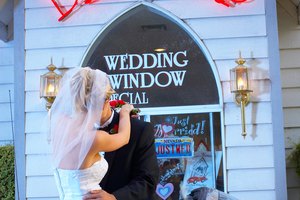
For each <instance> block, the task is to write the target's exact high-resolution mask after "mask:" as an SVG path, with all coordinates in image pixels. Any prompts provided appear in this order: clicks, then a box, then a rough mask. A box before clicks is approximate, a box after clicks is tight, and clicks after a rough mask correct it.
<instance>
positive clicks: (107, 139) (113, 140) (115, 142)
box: [92, 104, 133, 153]
mask: <svg viewBox="0 0 300 200" xmlns="http://www.w3.org/2000/svg"><path fill="white" fill-rule="evenodd" d="M132 109H133V106H132V105H130V104H125V105H123V106H122V108H121V111H120V121H119V128H118V129H119V130H118V133H117V134H109V133H107V132H105V131H101V130H99V131H97V133H96V136H95V140H94V143H93V145H92V150H93V151H94V152H96V153H97V152H101V151H104V152H109V151H114V150H116V149H119V148H120V147H122V146H124V145H126V144H128V142H129V139H130V115H129V113H130V111H131V110H132Z"/></svg>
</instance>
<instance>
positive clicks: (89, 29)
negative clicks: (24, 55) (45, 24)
mask: <svg viewBox="0 0 300 200" xmlns="http://www.w3.org/2000/svg"><path fill="white" fill-rule="evenodd" d="M101 28H102V25H92V26H83V27H66V28H63V29H62V28H53V29H32V30H27V31H26V39H25V48H26V49H36V48H59V47H78V46H87V45H89V44H90V42H91V41H92V40H93V39H94V37H95V36H96V35H97V33H98V32H99V30H101ZM37 38H38V39H37Z"/></svg>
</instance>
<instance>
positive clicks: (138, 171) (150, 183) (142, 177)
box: [113, 123, 159, 200]
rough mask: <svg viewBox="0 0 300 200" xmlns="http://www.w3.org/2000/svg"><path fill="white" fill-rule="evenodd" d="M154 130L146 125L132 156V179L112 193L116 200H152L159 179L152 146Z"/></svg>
mask: <svg viewBox="0 0 300 200" xmlns="http://www.w3.org/2000/svg"><path fill="white" fill-rule="evenodd" d="M153 131H154V129H153V126H152V125H151V124H150V123H147V124H146V126H145V127H144V129H143V131H142V133H140V137H139V140H138V142H137V148H136V149H135V152H134V155H133V158H132V160H133V165H132V166H133V168H132V169H131V173H132V177H133V178H132V179H131V181H130V182H129V184H127V185H126V186H124V187H122V188H120V189H118V190H116V191H114V192H113V195H114V196H115V197H116V199H117V200H124V199H130V200H146V199H152V195H153V194H154V193H155V189H156V185H157V182H158V177H159V169H158V164H157V159H156V152H155V144H154V132H153Z"/></svg>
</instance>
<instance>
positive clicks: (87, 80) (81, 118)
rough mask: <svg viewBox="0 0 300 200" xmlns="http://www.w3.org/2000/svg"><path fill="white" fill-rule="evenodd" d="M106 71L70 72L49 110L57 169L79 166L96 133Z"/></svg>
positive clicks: (101, 107) (54, 159)
mask: <svg viewBox="0 0 300 200" xmlns="http://www.w3.org/2000/svg"><path fill="white" fill-rule="evenodd" d="M108 85H109V80H108V77H107V74H106V73H104V72H102V71H100V70H94V69H90V68H89V67H84V68H74V69H70V70H69V71H67V72H66V73H65V74H64V76H63V78H62V80H61V82H60V89H59V92H58V95H57V96H56V99H55V101H54V103H53V105H52V107H51V110H50V113H49V125H48V139H49V140H50V146H51V150H52V164H53V167H54V168H61V169H79V168H80V166H81V164H82V162H83V161H84V159H85V157H86V155H87V153H88V151H89V150H90V147H91V145H92V143H93V141H94V138H95V135H96V131H97V130H96V128H95V123H98V124H99V123H100V117H101V114H102V109H103V104H104V102H105V97H106V90H107V86H108Z"/></svg>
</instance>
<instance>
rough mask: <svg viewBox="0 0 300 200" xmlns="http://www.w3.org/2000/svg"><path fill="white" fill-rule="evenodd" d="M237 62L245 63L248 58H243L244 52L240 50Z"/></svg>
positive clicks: (239, 63)
mask: <svg viewBox="0 0 300 200" xmlns="http://www.w3.org/2000/svg"><path fill="white" fill-rule="evenodd" d="M235 62H236V64H238V65H244V64H245V62H246V60H245V59H244V58H242V53H241V51H239V58H238V59H236V60H235Z"/></svg>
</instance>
